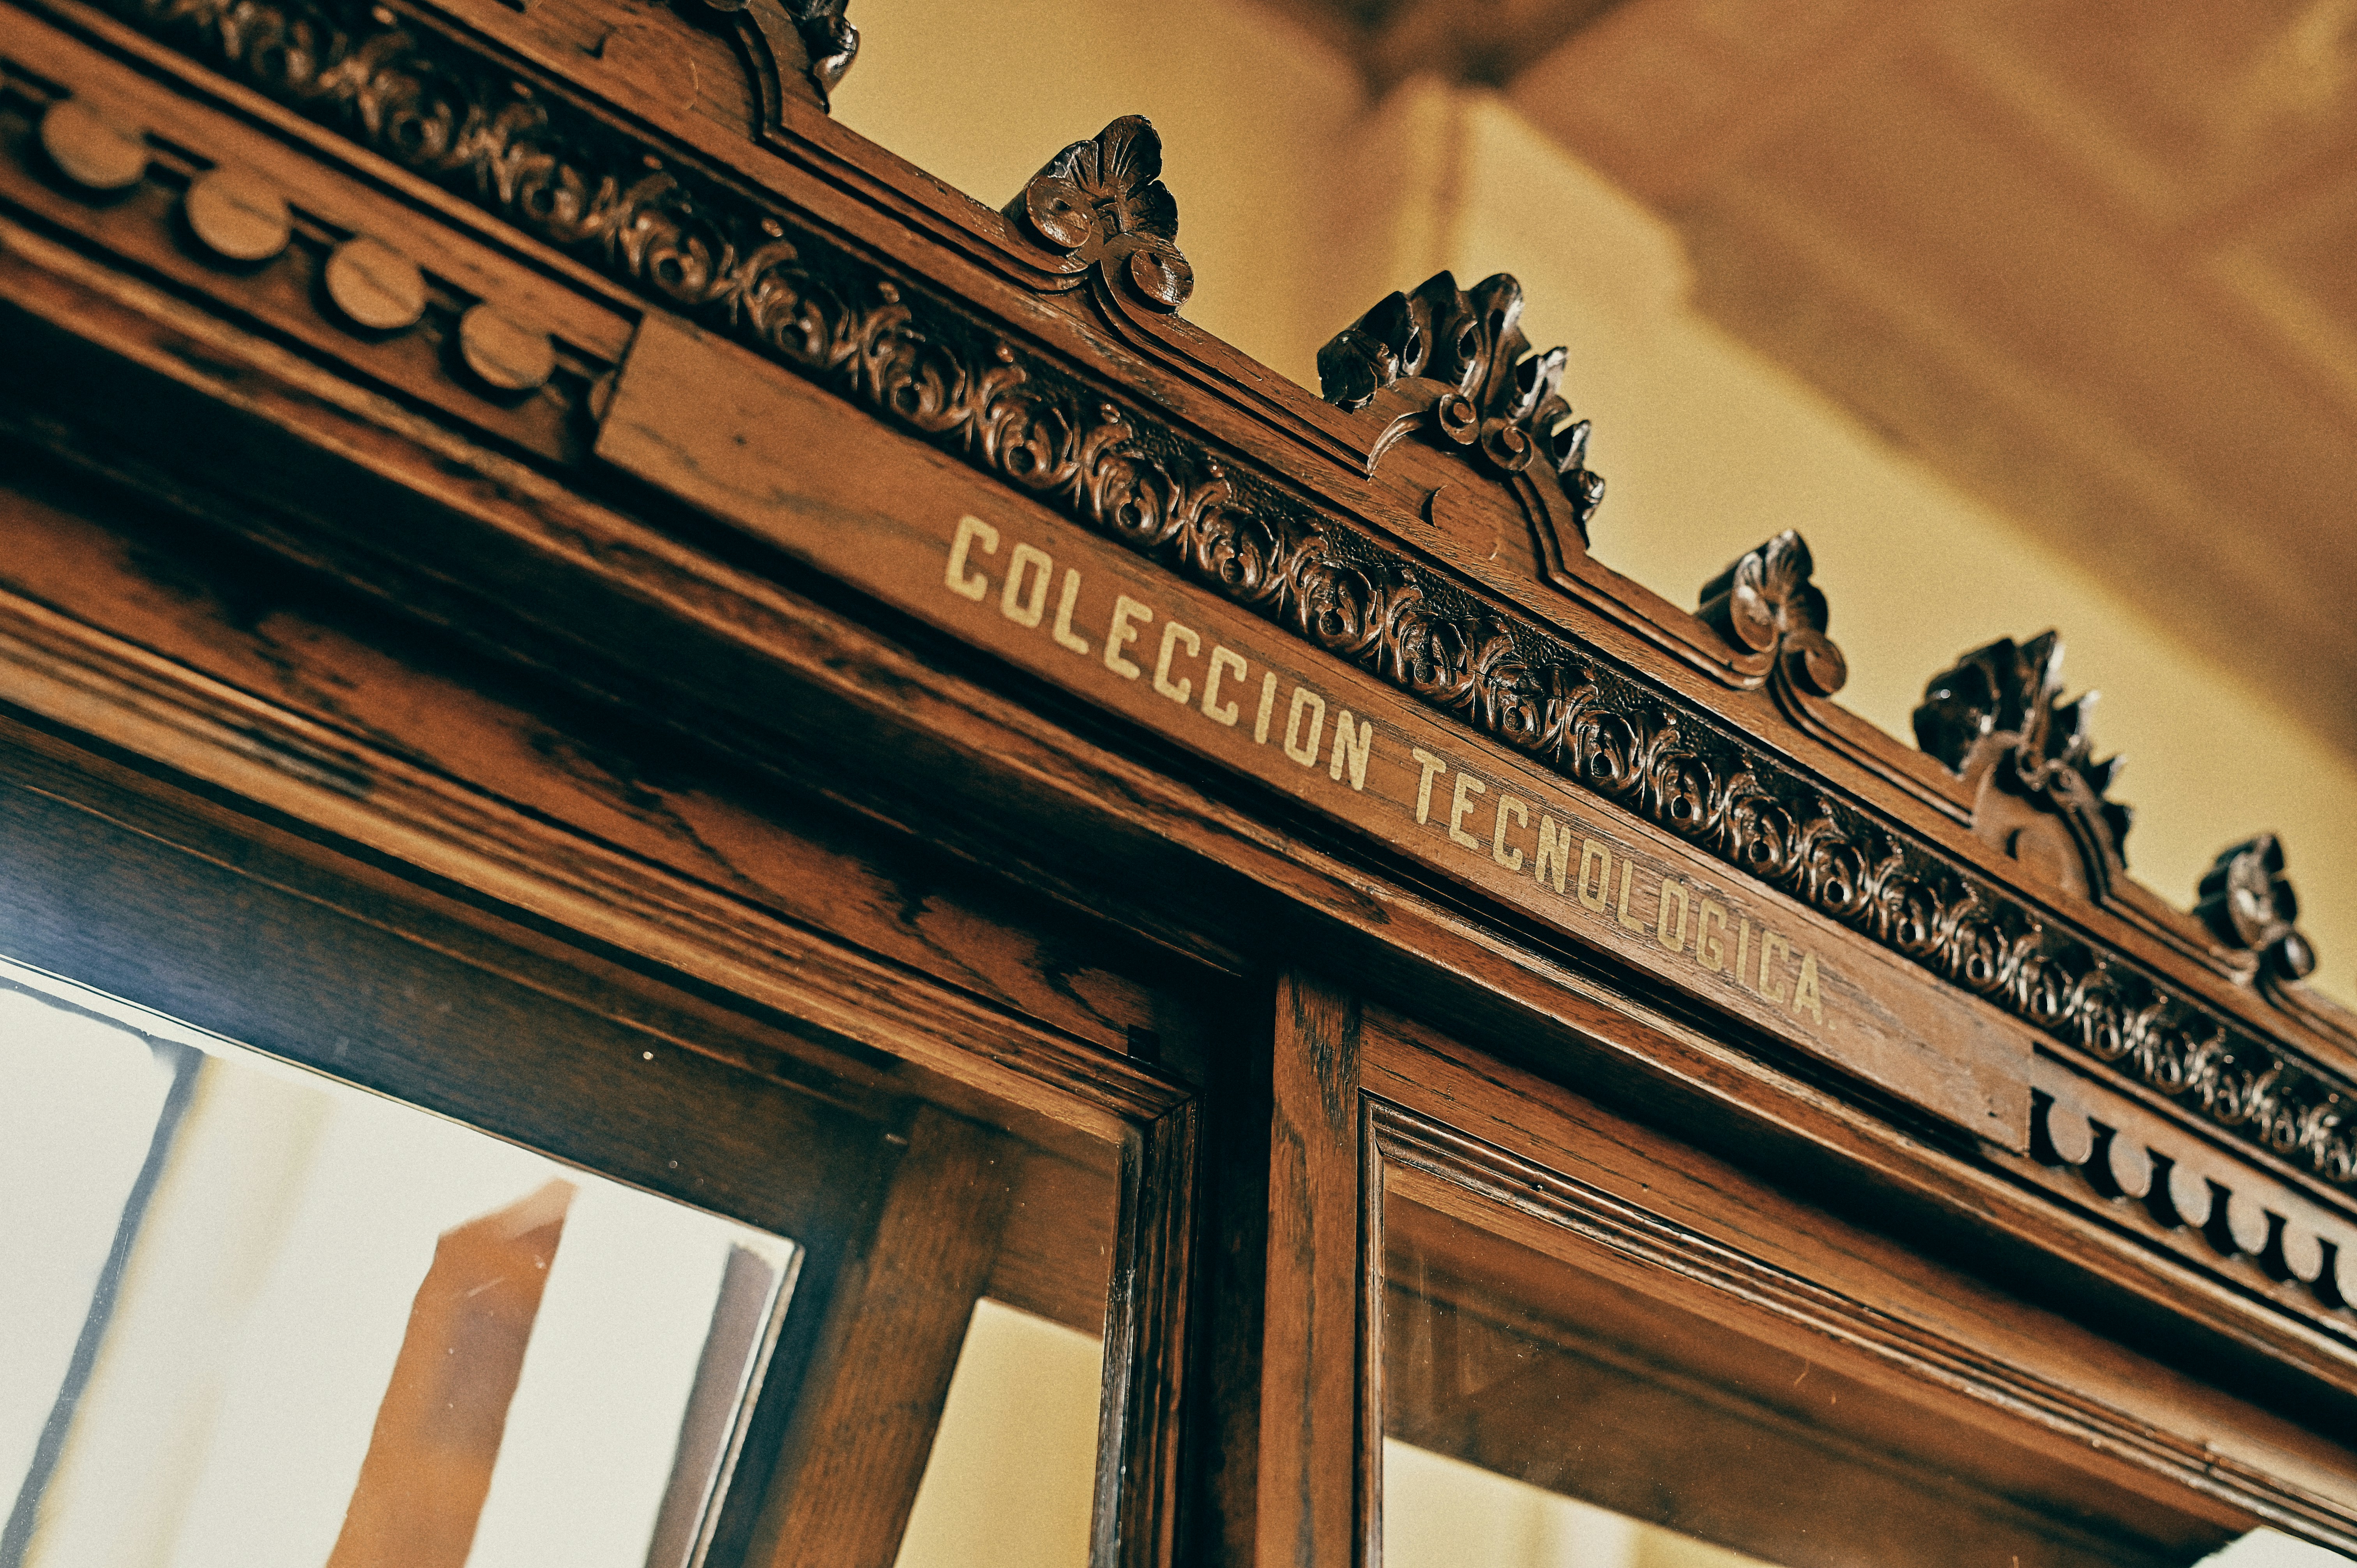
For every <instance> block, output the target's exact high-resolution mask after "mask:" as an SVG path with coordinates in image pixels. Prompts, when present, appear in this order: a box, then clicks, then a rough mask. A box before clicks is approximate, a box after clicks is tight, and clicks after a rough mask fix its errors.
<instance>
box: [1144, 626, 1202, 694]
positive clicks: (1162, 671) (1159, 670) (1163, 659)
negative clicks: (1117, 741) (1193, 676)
mask: <svg viewBox="0 0 2357 1568" xmlns="http://www.w3.org/2000/svg"><path fill="white" fill-rule="evenodd" d="M1179 642H1183V643H1185V644H1186V645H1187V657H1188V658H1189V659H1192V658H1194V657H1195V655H1197V654H1199V653H1200V652H1202V651H1203V639H1201V638H1200V637H1197V636H1196V635H1195V628H1192V627H1186V626H1180V625H1179V623H1178V622H1177V621H1175V620H1166V621H1164V622H1163V623H1162V648H1161V650H1160V651H1159V652H1157V653H1156V654H1155V656H1154V689H1155V690H1156V691H1157V692H1159V693H1162V694H1163V695H1164V696H1166V697H1168V698H1169V699H1170V700H1171V701H1172V702H1174V703H1178V704H1179V706H1180V707H1185V706H1186V705H1187V699H1188V698H1189V697H1191V696H1193V695H1194V694H1195V682H1193V681H1191V680H1187V679H1181V680H1179V682H1176V683H1173V682H1172V681H1171V679H1170V650H1171V646H1172V644H1174V643H1179Z"/></svg>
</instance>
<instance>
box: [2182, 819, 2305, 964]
mask: <svg viewBox="0 0 2357 1568" xmlns="http://www.w3.org/2000/svg"><path fill="white" fill-rule="evenodd" d="M2193 912H2194V913H2195V914H2196V915H2198V916H2200V917H2201V922H2202V924H2204V925H2206V926H2208V927H2209V928H2210V930H2211V933H2212V935H2214V936H2215V937H2216V938H2217V939H2218V940H2220V941H2222V942H2223V943H2225V944H2226V945H2227V946H2228V947H2231V948H2239V949H2241V950H2244V951H2246V952H2250V953H2255V954H2256V955H2257V956H2258V960H2259V972H2260V975H2261V977H2262V978H2263V979H2266V980H2274V981H2284V980H2302V979H2305V978H2307V976H2308V974H2309V972H2311V971H2313V970H2314V969H2315V968H2316V951H2315V950H2314V949H2313V948H2310V947H2309V945H2308V939H2307V938H2306V937H2304V936H2302V935H2300V933H2299V931H2298V920H2299V896H2298V894H2297V893H2295V892H2293V891H2292V886H2291V878H2290V877H2288V876H2287V875H2284V851H2283V841H2282V840H2280V839H2278V838H2276V835H2275V834H2273V833H2261V834H2260V835H2259V836H2258V837H2256V838H2255V839H2252V840H2250V841H2249V842H2247V843H2238V844H2236V845H2235V846H2234V847H2233V848H2232V849H2229V850H2225V851H2222V852H2221V853H2220V854H2219V856H2218V859H2217V861H2216V863H2215V864H2214V865H2212V866H2211V868H2210V869H2209V871H2208V872H2207V873H2206V874H2204V875H2203V876H2202V878H2201V902H2199V903H2198V904H2196V905H2195V906H2194V907H2193Z"/></svg>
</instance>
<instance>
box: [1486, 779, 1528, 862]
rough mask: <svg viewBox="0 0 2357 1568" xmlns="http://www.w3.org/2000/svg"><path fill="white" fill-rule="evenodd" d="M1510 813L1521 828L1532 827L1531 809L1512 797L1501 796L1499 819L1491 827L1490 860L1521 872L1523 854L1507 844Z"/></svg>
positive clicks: (1499, 799)
mask: <svg viewBox="0 0 2357 1568" xmlns="http://www.w3.org/2000/svg"><path fill="white" fill-rule="evenodd" d="M1509 811H1512V813H1513V814H1514V821H1515V822H1516V823H1517V824H1519V825H1520V826H1523V827H1529V826H1530V825H1531V811H1530V808H1529V807H1527V806H1525V805H1523V803H1522V802H1521V801H1520V800H1515V799H1514V798H1513V797H1512V795H1501V796H1499V797H1498V815H1497V819H1496V820H1495V821H1494V822H1491V825H1490V858H1491V860H1494V861H1496V862H1497V863H1498V864H1499V865H1502V866H1504V867H1505V868H1506V869H1507V870H1509V871H1520V870H1521V869H1522V868H1523V852H1522V851H1521V850H1519V849H1511V848H1509V847H1507V844H1506V813H1507V812H1509Z"/></svg>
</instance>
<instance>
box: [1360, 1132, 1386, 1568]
mask: <svg viewBox="0 0 2357 1568" xmlns="http://www.w3.org/2000/svg"><path fill="white" fill-rule="evenodd" d="M1357 1262H1358V1271H1359V1360H1358V1391H1357V1394H1358V1402H1357V1412H1358V1436H1359V1454H1358V1458H1359V1471H1358V1474H1359V1496H1358V1502H1357V1508H1358V1516H1357V1519H1356V1520H1355V1523H1356V1524H1357V1526H1358V1540H1359V1563H1360V1564H1361V1568H1383V1147H1382V1145H1381V1144H1379V1143H1378V1142H1377V1141H1376V1139H1375V1107H1374V1101H1371V1100H1368V1099H1366V1098H1364V1097H1363V1096H1362V1097H1361V1099H1360V1101H1359V1249H1358V1254H1357Z"/></svg>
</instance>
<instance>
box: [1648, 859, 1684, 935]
mask: <svg viewBox="0 0 2357 1568" xmlns="http://www.w3.org/2000/svg"><path fill="white" fill-rule="evenodd" d="M1673 898H1675V899H1676V900H1677V901H1678V929H1676V930H1675V931H1672V930H1671V929H1670V900H1671V899H1673ZM1661 905H1662V912H1661V917H1660V918H1658V919H1656V920H1655V921H1654V922H1653V940H1655V941H1657V942H1659V943H1661V944H1662V945H1663V947H1665V948H1667V949H1669V950H1671V951H1672V952H1683V951H1684V950H1685V945H1686V885H1685V884H1684V883H1683V882H1673V881H1671V880H1670V879H1669V878H1668V877H1666V876H1664V877H1663V878H1662V897H1661Z"/></svg>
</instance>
